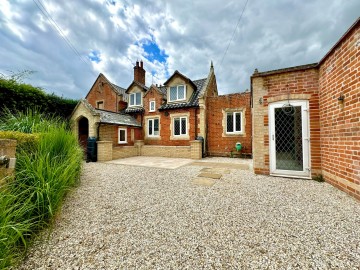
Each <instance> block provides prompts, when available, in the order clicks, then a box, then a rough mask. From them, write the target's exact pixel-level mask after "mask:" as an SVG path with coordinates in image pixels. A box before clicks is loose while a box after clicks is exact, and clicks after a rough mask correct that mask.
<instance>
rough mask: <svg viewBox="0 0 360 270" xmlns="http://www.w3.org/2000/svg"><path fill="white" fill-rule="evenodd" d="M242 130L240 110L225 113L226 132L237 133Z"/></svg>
mask: <svg viewBox="0 0 360 270" xmlns="http://www.w3.org/2000/svg"><path fill="white" fill-rule="evenodd" d="M241 132H242V112H227V113H226V133H227V134H237V133H241Z"/></svg>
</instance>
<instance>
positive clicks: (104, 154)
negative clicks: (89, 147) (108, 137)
mask: <svg viewBox="0 0 360 270" xmlns="http://www.w3.org/2000/svg"><path fill="white" fill-rule="evenodd" d="M112 152H113V146H112V142H111V141H97V160H98V161H100V162H101V161H109V160H112Z"/></svg>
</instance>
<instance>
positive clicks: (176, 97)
mask: <svg viewBox="0 0 360 270" xmlns="http://www.w3.org/2000/svg"><path fill="white" fill-rule="evenodd" d="M181 100H186V86H185V85H176V86H171V87H170V93H169V101H181Z"/></svg>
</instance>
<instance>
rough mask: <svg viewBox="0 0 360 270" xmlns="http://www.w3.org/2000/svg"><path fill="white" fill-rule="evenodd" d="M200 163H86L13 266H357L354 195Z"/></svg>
mask: <svg viewBox="0 0 360 270" xmlns="http://www.w3.org/2000/svg"><path fill="white" fill-rule="evenodd" d="M202 168H203V167H200V166H185V167H181V168H179V169H176V170H167V169H156V168H145V167H144V168H142V167H132V166H126V165H114V164H102V163H88V164H85V165H84V173H83V175H82V182H81V185H80V186H79V187H78V188H77V189H76V190H74V191H73V192H72V193H71V194H70V195H69V196H68V197H67V199H66V202H65V203H64V205H63V208H62V213H61V214H60V215H59V217H58V218H57V220H56V223H55V225H54V228H53V230H52V231H51V232H50V233H49V235H45V237H46V239H44V237H43V239H41V241H40V243H39V244H36V245H35V246H33V247H32V249H31V250H30V252H29V254H28V258H27V259H26V260H25V262H24V263H23V265H22V266H20V268H19V269H135V268H136V269H240V268H241V269H359V266H360V204H359V202H357V201H355V200H354V199H352V198H351V197H349V196H347V195H346V194H345V193H343V192H341V191H339V190H337V189H335V188H333V187H332V186H330V185H329V184H326V183H317V182H314V181H309V180H295V179H284V178H272V177H267V176H259V175H258V176H256V175H254V174H253V173H251V172H250V171H243V170H235V169H232V170H230V173H229V174H224V175H223V177H222V178H221V179H220V180H216V183H215V185H213V186H211V187H205V186H198V185H194V184H193V183H192V179H193V178H194V177H196V176H197V175H198V174H199V172H200V170H201V169H202ZM47 236H48V238H47Z"/></svg>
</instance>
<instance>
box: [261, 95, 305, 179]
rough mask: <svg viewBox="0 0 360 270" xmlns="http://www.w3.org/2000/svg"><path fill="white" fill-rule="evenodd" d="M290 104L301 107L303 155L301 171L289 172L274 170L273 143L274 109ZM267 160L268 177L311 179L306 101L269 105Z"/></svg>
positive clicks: (274, 143) (279, 102)
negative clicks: (268, 161)
mask: <svg viewBox="0 0 360 270" xmlns="http://www.w3.org/2000/svg"><path fill="white" fill-rule="evenodd" d="M289 102H290V104H291V105H293V106H301V124H302V127H301V128H302V148H303V149H302V153H303V170H302V171H290V170H280V169H276V141H275V109H276V108H281V107H283V105H285V104H288V103H289ZM268 113H269V158H270V175H275V176H284V177H297V178H311V167H310V160H311V159H310V127H309V101H307V100H290V101H287V100H286V101H278V102H274V103H270V104H269V112H268Z"/></svg>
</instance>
